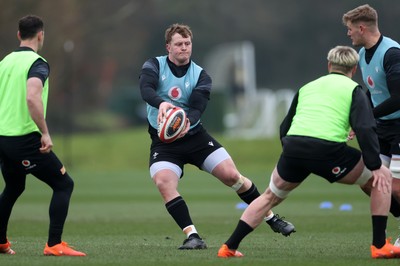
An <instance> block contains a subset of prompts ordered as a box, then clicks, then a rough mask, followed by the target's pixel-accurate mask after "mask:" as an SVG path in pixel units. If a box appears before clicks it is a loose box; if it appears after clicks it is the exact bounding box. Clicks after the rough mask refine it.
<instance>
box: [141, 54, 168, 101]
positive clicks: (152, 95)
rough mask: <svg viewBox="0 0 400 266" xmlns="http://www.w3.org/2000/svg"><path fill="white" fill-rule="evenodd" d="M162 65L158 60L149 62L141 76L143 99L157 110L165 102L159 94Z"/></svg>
mask: <svg viewBox="0 0 400 266" xmlns="http://www.w3.org/2000/svg"><path fill="white" fill-rule="evenodd" d="M159 68H160V65H159V63H158V60H157V59H156V58H151V59H149V60H147V61H146V62H145V63H144V64H143V67H142V71H141V72H140V76H139V88H140V94H141V96H142V99H143V100H144V101H145V102H146V103H148V104H150V105H151V106H153V107H155V108H159V106H160V104H161V103H162V102H163V101H164V100H163V99H162V98H161V97H160V96H159V95H158V94H157V86H158V75H159Z"/></svg>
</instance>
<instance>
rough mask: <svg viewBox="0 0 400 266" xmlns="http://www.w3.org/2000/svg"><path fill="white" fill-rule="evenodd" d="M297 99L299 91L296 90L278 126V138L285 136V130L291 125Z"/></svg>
mask: <svg viewBox="0 0 400 266" xmlns="http://www.w3.org/2000/svg"><path fill="white" fill-rule="evenodd" d="M298 101H299V92H297V93H296V94H295V95H294V97H293V100H292V103H291V105H290V107H289V111H288V113H287V114H286V117H285V118H284V119H283V121H282V123H281V125H280V128H279V135H280V139H281V140H282V138H283V137H285V136H286V134H287V132H288V131H289V129H290V126H291V125H292V120H293V117H294V115H295V114H296V108H297V103H298Z"/></svg>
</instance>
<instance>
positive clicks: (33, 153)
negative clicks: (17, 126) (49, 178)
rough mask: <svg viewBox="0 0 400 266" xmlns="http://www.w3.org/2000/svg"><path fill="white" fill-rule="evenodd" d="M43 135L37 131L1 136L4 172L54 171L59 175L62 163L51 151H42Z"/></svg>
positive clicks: (0, 145)
mask: <svg viewBox="0 0 400 266" xmlns="http://www.w3.org/2000/svg"><path fill="white" fill-rule="evenodd" d="M40 140H41V135H40V134H39V133H37V132H35V133H31V134H28V135H25V136H17V137H9V136H0V160H1V170H2V172H3V175H4V174H8V175H12V174H25V175H27V174H34V173H35V172H41V173H44V172H46V173H48V174H52V173H54V176H57V175H58V174H59V173H60V170H61V169H62V168H63V165H62V163H61V162H60V160H59V159H58V158H57V156H56V155H55V154H54V153H53V152H52V151H51V152H50V153H41V152H40V150H39V148H40V147H41V145H42V144H41V141H40Z"/></svg>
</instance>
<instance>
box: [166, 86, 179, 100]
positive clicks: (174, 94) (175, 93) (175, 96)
mask: <svg viewBox="0 0 400 266" xmlns="http://www.w3.org/2000/svg"><path fill="white" fill-rule="evenodd" d="M168 96H169V98H171V99H172V100H178V99H179V98H181V97H182V91H181V89H180V88H178V87H172V88H171V89H170V90H169V91H168Z"/></svg>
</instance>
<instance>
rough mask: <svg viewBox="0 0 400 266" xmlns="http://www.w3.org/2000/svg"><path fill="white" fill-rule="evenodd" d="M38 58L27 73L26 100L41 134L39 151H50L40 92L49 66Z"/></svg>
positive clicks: (49, 140) (50, 146)
mask: <svg viewBox="0 0 400 266" xmlns="http://www.w3.org/2000/svg"><path fill="white" fill-rule="evenodd" d="M39 60H40V61H39ZM39 60H38V61H36V62H35V63H34V64H33V65H32V67H31V69H30V71H29V74H28V80H27V82H26V89H27V93H26V102H27V105H28V110H29V113H30V116H31V117H32V120H33V121H34V122H35V124H36V125H37V127H38V128H39V130H40V132H41V134H42V137H41V142H42V146H41V148H40V151H41V152H44V153H47V152H50V150H51V148H52V147H53V142H52V140H51V137H50V134H49V130H48V127H47V123H46V119H45V115H44V106H43V100H42V92H43V86H44V82H45V81H46V79H47V78H48V75H49V67H48V64H47V63H45V62H44V61H42V60H41V59H39Z"/></svg>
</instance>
